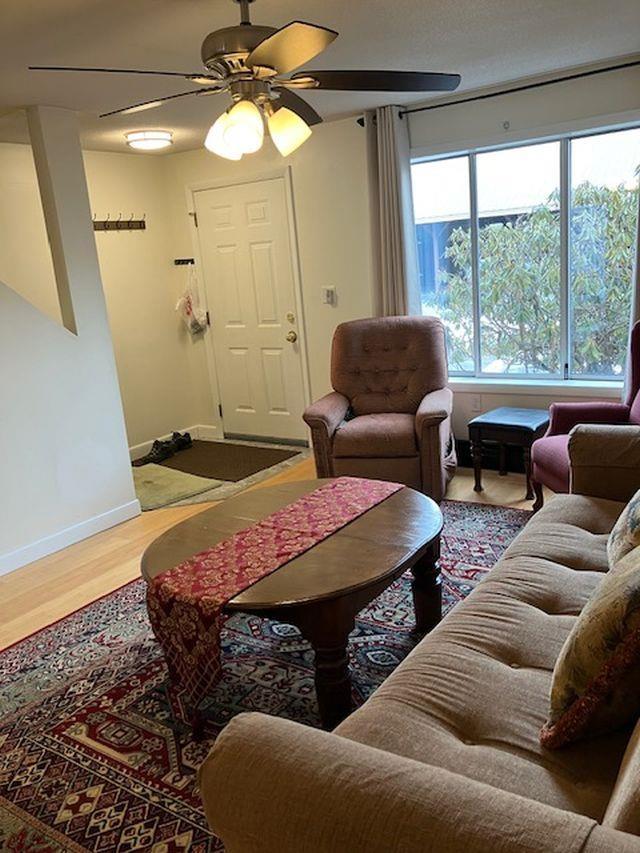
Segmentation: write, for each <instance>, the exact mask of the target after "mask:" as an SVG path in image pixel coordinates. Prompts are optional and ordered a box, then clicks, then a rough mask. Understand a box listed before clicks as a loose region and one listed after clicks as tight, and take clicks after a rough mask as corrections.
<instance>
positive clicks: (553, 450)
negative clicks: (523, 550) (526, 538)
mask: <svg viewBox="0 0 640 853" xmlns="http://www.w3.org/2000/svg"><path fill="white" fill-rule="evenodd" d="M629 367H630V377H629V378H630V383H629V393H628V394H627V399H626V402H624V403H609V402H594V403H552V404H551V406H550V407H549V417H550V421H549V429H548V430H547V432H546V433H545V435H544V436H543V437H542V438H539V439H538V440H537V441H534V443H533V446H532V448H531V476H532V480H533V489H534V492H535V495H536V500H535V503H534V505H533V509H534V512H535V511H536V510H538V509H540V507H541V506H542V504H543V501H544V497H543V491H542V487H543V486H547V487H548V488H549V489H551V490H552V491H554V492H560V493H561V494H566V493H568V492H569V491H570V487H571V484H570V482H569V471H570V465H569V433H570V432H571V430H572V429H573V428H574V427H575V426H577V425H578V424H610V425H615V424H627V425H629V424H635V425H639V424H640V323H636V324H635V326H634V327H633V329H632V330H631V344H630V351H629ZM639 485H640V484H639Z"/></svg>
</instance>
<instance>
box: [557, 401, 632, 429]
mask: <svg viewBox="0 0 640 853" xmlns="http://www.w3.org/2000/svg"><path fill="white" fill-rule="evenodd" d="M549 419H550V420H549V429H548V430H547V435H568V433H570V432H571V430H572V429H573V428H574V426H577V425H578V424H624V423H628V421H629V407H628V406H625V405H624V403H609V402H595V403H552V404H551V405H550V406H549Z"/></svg>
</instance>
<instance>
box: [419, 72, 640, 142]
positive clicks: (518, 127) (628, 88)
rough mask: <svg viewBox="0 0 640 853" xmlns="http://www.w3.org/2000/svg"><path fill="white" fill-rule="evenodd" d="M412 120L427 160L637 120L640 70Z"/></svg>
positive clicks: (460, 106) (428, 113) (639, 114)
mask: <svg viewBox="0 0 640 853" xmlns="http://www.w3.org/2000/svg"><path fill="white" fill-rule="evenodd" d="M408 120H409V134H410V138H411V148H412V151H413V153H414V155H420V154H423V155H425V156H426V155H430V154H440V153H446V152H456V151H464V150H467V149H469V148H474V147H483V146H488V145H499V144H502V143H508V142H515V141H520V140H527V139H535V138H537V137H540V136H550V135H553V134H558V133H566V132H570V131H576V130H589V129H591V128H594V127H602V126H607V125H609V124H611V125H614V124H618V123H620V122H626V121H628V122H631V121H638V120H640V67H636V68H627V69H625V70H623V71H611V72H608V73H604V74H596V75H594V76H592V77H583V78H581V79H579V80H572V81H570V82H566V83H556V84H554V85H552V86H544V87H542V88H540V89H531V90H529V91H526V92H518V93H514V94H511V95H500V96H498V97H493V98H487V99H486V100H482V101H476V102H474V103H471V104H458V105H453V106H449V107H442V108H440V109H436V110H426V111H424V112H418V113H411V114H410V115H409V117H408ZM505 122H507V123H508V125H509V126H508V128H507V129H505V127H504V124H505Z"/></svg>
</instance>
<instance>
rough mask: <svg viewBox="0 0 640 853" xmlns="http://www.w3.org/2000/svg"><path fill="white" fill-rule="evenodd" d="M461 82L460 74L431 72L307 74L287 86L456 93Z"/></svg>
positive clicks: (300, 75) (317, 72)
mask: <svg viewBox="0 0 640 853" xmlns="http://www.w3.org/2000/svg"><path fill="white" fill-rule="evenodd" d="M460 80H461V78H460V75H459V74H437V73H435V72H430V71H303V72H299V73H298V74H294V75H293V77H292V78H291V80H285V81H283V85H285V86H286V85H287V84H289V83H290V84H291V85H292V86H293V87H295V88H297V89H334V90H336V91H340V90H345V91H359V92H453V90H454V89H457V88H458V86H459V85H460Z"/></svg>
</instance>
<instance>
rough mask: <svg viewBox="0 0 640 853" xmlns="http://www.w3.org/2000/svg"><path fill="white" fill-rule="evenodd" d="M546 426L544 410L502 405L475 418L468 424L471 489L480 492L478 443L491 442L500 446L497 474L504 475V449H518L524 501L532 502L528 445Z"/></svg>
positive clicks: (480, 444) (505, 468)
mask: <svg viewBox="0 0 640 853" xmlns="http://www.w3.org/2000/svg"><path fill="white" fill-rule="evenodd" d="M548 426H549V412H548V411H547V410H546V409H512V408H510V407H508V406H503V407H502V408H500V409H492V410H491V411H490V412H485V413H484V414H483V415H478V417H477V418H474V419H473V420H472V421H469V439H470V441H471V457H472V459H473V473H474V476H475V485H474V489H475V491H476V492H481V491H482V442H483V441H495V442H497V443H498V445H499V446H500V474H501V476H504V475H505V474H506V473H507V466H506V456H507V454H506V446H507V445H508V444H513V445H516V446H517V447H522V452H523V457H524V471H525V474H526V477H527V496H526V497H527V500H533V487H532V484H531V445H532V444H533V442H534V441H536V439H538V438H542V436H543V435H544V434H545V432H546V430H547V427H548Z"/></svg>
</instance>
